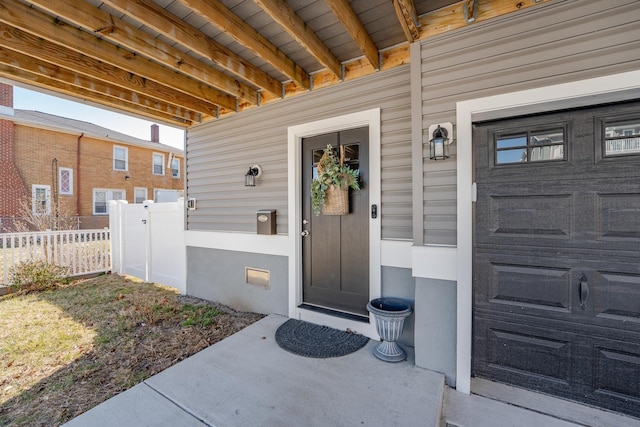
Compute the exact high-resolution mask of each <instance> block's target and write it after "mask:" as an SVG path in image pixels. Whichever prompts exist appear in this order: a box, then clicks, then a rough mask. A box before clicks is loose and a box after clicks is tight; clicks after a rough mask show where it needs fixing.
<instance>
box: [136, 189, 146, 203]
mask: <svg viewBox="0 0 640 427" xmlns="http://www.w3.org/2000/svg"><path fill="white" fill-rule="evenodd" d="M133 192H134V194H133V203H143V202H144V201H145V200H147V188H146V187H136V188H134V189H133Z"/></svg>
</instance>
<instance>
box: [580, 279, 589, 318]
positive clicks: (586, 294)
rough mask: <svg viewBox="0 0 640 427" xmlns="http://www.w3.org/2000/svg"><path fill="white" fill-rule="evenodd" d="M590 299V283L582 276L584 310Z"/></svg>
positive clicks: (581, 286)
mask: <svg viewBox="0 0 640 427" xmlns="http://www.w3.org/2000/svg"><path fill="white" fill-rule="evenodd" d="M588 299H589V283H588V281H587V276H585V275H584V273H583V274H582V276H580V307H582V309H583V310H584V308H585V306H586V305H587V300H588Z"/></svg>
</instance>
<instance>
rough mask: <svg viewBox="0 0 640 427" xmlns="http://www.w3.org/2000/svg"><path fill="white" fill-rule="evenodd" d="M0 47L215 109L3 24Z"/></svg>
mask: <svg viewBox="0 0 640 427" xmlns="http://www.w3.org/2000/svg"><path fill="white" fill-rule="evenodd" d="M0 15H1V14H0ZM0 19H1V18H0ZM103 43H106V42H103ZM0 46H3V47H6V48H8V49H11V50H15V51H17V52H20V53H22V54H25V55H27V56H30V57H32V58H35V59H40V60H42V61H45V62H48V63H51V64H55V65H58V66H60V67H62V68H67V69H70V70H75V71H76V72H78V73H79V74H83V75H85V76H87V77H90V78H93V79H97V80H99V81H103V82H106V83H112V84H115V85H116V86H119V87H121V88H123V89H127V90H130V91H132V92H139V93H142V94H144V95H146V96H148V97H150V98H158V99H162V100H164V101H165V102H167V103H171V104H173V105H175V106H179V107H182V108H186V109H188V110H193V111H197V112H199V113H202V114H206V115H214V114H215V112H216V110H217V106H216V105H215V104H211V103H208V102H205V101H202V100H200V99H196V98H193V97H190V96H187V95H185V94H184V93H182V92H179V91H177V90H174V89H171V88H169V87H167V86H164V85H160V84H157V83H156V82H153V81H151V80H146V79H144V78H142V77H140V76H137V75H135V74H132V73H131V72H129V71H126V70H122V69H119V68H117V67H114V66H113V65H110V64H107V63H104V62H101V61H98V60H96V59H93V58H90V57H88V56H85V55H83V54H81V53H78V52H75V51H72V50H70V49H68V48H66V47H63V46H60V45H56V44H53V43H50V42H48V41H46V40H42V39H41V38H39V37H37V36H34V35H32V34H28V33H26V32H24V31H22V30H19V29H17V28H13V27H11V26H8V25H6V24H0ZM94 48H95V47H94Z"/></svg>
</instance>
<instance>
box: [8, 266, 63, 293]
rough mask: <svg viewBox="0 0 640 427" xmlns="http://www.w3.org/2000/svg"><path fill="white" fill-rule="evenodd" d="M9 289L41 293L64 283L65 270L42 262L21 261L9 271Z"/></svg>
mask: <svg viewBox="0 0 640 427" xmlns="http://www.w3.org/2000/svg"><path fill="white" fill-rule="evenodd" d="M10 274H11V287H12V288H17V290H19V291H26V292H30V291H42V290H45V289H49V288H53V287H55V286H56V285H58V284H59V283H61V282H62V281H64V279H65V276H66V274H67V269H66V268H63V267H60V266H58V265H55V264H50V263H48V262H46V261H43V260H31V261H23V262H21V263H20V264H18V265H16V266H15V267H13V268H12V269H11V271H10Z"/></svg>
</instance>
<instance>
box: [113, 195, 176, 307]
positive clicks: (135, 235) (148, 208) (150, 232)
mask: <svg viewBox="0 0 640 427" xmlns="http://www.w3.org/2000/svg"><path fill="white" fill-rule="evenodd" d="M184 211H185V209H184V201H183V199H182V198H180V199H178V201H177V202H169V203H153V202H151V201H146V202H144V203H136V204H128V203H127V202H126V201H124V200H117V201H110V202H109V228H110V230H111V259H112V265H113V271H114V272H115V273H118V274H128V275H131V276H135V277H138V278H140V279H142V280H144V281H145V282H155V283H161V284H163V285H167V286H172V287H174V288H176V289H178V290H179V291H180V293H182V294H184V293H186V275H185V272H186V250H185V245H184Z"/></svg>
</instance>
